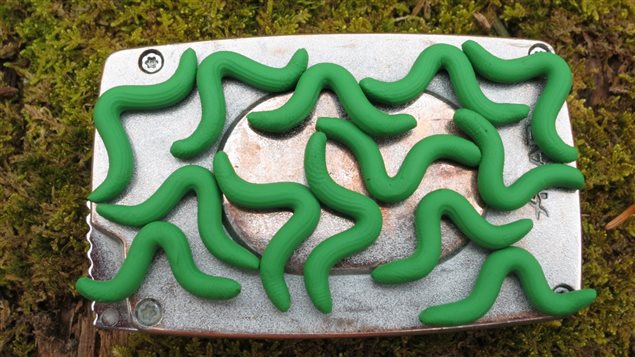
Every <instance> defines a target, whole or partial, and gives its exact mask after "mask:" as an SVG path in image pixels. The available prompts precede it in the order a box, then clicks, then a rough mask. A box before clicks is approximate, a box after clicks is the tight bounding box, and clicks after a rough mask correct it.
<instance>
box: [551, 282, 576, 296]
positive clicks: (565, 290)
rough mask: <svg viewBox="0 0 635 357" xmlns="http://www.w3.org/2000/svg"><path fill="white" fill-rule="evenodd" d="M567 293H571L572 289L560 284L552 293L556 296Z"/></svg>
mask: <svg viewBox="0 0 635 357" xmlns="http://www.w3.org/2000/svg"><path fill="white" fill-rule="evenodd" d="M569 291H573V288H572V287H570V286H569V285H567V284H560V285H558V286H556V287H555V288H553V292H554V293H556V294H564V293H568V292H569Z"/></svg>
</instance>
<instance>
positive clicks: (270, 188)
mask: <svg viewBox="0 0 635 357" xmlns="http://www.w3.org/2000/svg"><path fill="white" fill-rule="evenodd" d="M214 173H215V174H216V180H217V181H218V185H219V186H220V188H221V191H223V193H224V194H225V196H226V197H227V199H228V200H230V201H231V202H233V203H235V204H237V205H239V206H242V207H246V208H250V209H259V210H260V209H291V210H292V211H293V216H292V217H291V219H289V221H287V223H285V224H284V225H283V226H282V228H280V230H278V232H277V233H276V234H275V235H274V236H273V238H271V240H270V241H269V244H268V245H267V248H266V249H265V251H264V252H263V253H262V259H261V260H260V278H261V279H262V285H263V286H264V288H265V292H266V293H267V296H269V299H270V300H271V301H272V302H273V304H274V305H275V306H276V307H277V308H278V310H280V311H287V310H289V307H290V306H291V296H290V295H289V288H288V287H287V284H286V283H285V281H284V267H285V265H286V264H287V261H288V260H289V258H291V255H292V254H293V251H294V250H295V249H296V248H298V247H299V246H300V244H302V242H304V241H305V240H306V239H307V238H308V237H309V236H310V235H311V234H312V233H313V231H314V230H315V227H316V226H317V224H318V222H319V220H320V204H319V203H318V201H317V200H316V199H315V197H313V195H312V194H311V191H309V189H308V188H306V187H305V186H303V185H301V184H298V183H294V182H278V183H270V184H253V183H249V182H247V181H244V180H243V179H241V178H240V177H238V175H236V172H235V171H234V169H233V167H232V165H231V163H230V162H229V159H228V158H227V154H225V153H224V152H222V151H219V152H217V153H216V156H215V157H214Z"/></svg>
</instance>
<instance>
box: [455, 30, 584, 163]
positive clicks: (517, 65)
mask: <svg viewBox="0 0 635 357" xmlns="http://www.w3.org/2000/svg"><path fill="white" fill-rule="evenodd" d="M463 51H464V52H465V54H466V55H467V57H468V58H469V59H470V61H471V62H472V65H473V66H474V68H475V69H476V71H477V72H478V74H479V75H481V76H483V77H485V78H487V79H489V80H492V81H496V82H499V83H512V84H513V83H519V82H523V81H527V80H530V79H533V78H538V77H543V76H544V77H547V83H546V85H545V88H544V90H543V91H542V93H541V94H540V96H539V97H538V101H537V102H536V107H535V108H534V111H533V114H532V116H531V134H532V137H533V140H534V141H535V142H536V145H538V147H539V148H540V150H542V152H544V153H545V154H546V155H547V156H548V157H549V158H550V159H551V160H553V161H556V162H571V161H575V159H576V158H577V157H578V151H577V150H576V149H575V147H573V146H570V145H568V144H567V143H565V142H564V141H563V140H562V138H560V135H558V132H557V131H556V117H557V116H558V112H560V109H561V108H562V105H563V104H564V102H565V100H566V99H567V95H569V92H570V91H571V86H572V84H573V76H572V74H571V70H570V69H569V66H568V65H567V62H565V61H564V60H563V59H562V58H561V57H560V56H558V55H555V54H553V53H547V52H539V53H535V54H532V55H529V56H525V57H521V58H516V59H510V60H504V59H502V58H499V57H496V56H494V55H492V54H491V53H489V52H488V51H487V50H486V49H484V48H483V47H482V46H481V45H479V44H478V43H477V42H475V41H471V40H470V41H465V42H464V43H463ZM488 119H489V118H488Z"/></svg>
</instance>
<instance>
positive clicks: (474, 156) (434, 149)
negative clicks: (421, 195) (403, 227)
mask: <svg viewBox="0 0 635 357" xmlns="http://www.w3.org/2000/svg"><path fill="white" fill-rule="evenodd" d="M316 127H317V130H319V131H321V132H323V133H325V134H326V136H327V137H328V138H329V139H332V140H335V141H337V142H340V143H342V144H344V145H346V147H347V148H348V149H350V150H351V151H352V152H353V154H354V155H355V158H356V159H357V161H358V162H359V167H360V170H361V173H362V177H363V180H364V185H365V186H366V189H368V192H370V194H371V195H372V196H373V197H375V198H377V199H379V200H381V201H383V202H399V201H402V200H404V199H406V198H408V197H409V196H410V195H412V193H413V192H415V190H416V189H417V187H419V184H420V183H421V180H422V179H423V176H424V174H425V173H426V170H427V169H428V166H430V165H431V164H432V163H433V162H434V161H437V160H442V159H448V160H452V161H455V162H458V163H460V164H462V165H465V166H469V167H475V166H477V165H478V163H479V161H480V160H481V151H480V150H479V148H478V147H477V146H476V145H474V143H472V142H471V141H468V140H465V139H463V138H460V137H458V136H455V135H431V136H428V137H426V138H424V139H422V140H421V141H419V142H418V143H416V144H415V145H414V146H413V147H412V149H410V152H408V155H406V158H405V159H404V161H403V164H402V165H401V167H400V168H399V172H397V174H396V175H395V176H394V177H390V176H388V173H386V167H385V165H384V159H383V158H382V156H381V153H380V152H379V148H378V146H377V143H375V141H374V140H373V139H371V138H370V137H368V136H367V135H365V134H364V133H363V132H362V131H361V130H359V129H358V128H357V127H356V126H355V125H354V124H352V123H351V122H348V121H345V120H340V119H335V118H319V119H318V121H317V125H316Z"/></svg>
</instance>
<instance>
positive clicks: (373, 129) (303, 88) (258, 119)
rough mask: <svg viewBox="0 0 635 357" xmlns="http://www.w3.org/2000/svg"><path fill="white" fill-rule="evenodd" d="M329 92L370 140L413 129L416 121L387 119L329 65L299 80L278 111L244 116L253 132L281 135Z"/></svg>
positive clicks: (348, 77)
mask: <svg viewBox="0 0 635 357" xmlns="http://www.w3.org/2000/svg"><path fill="white" fill-rule="evenodd" d="M325 89H332V90H333V91H334V92H335V94H336V95H337V97H338V98H339V100H340V102H341V104H342V106H343V107H344V110H345V111H346V113H347V114H348V116H349V117H350V119H351V121H352V122H353V123H355V124H356V125H357V126H358V127H359V128H360V129H362V130H364V131H365V132H366V133H368V134H369V135H372V136H379V137H383V136H393V135H398V134H402V133H405V132H406V131H408V130H410V129H412V128H414V127H415V126H416V125H417V121H416V120H415V118H413V117H412V116H411V115H409V114H394V115H389V114H386V113H384V112H382V111H381V110H379V109H377V108H375V107H374V106H373V105H372V104H370V102H368V99H366V96H365V95H364V93H363V92H362V90H361V88H360V87H359V84H358V83H357V81H356V80H355V78H354V77H353V75H352V74H350V73H349V72H348V71H347V70H346V69H344V68H343V67H342V66H339V65H336V64H333V63H319V64H316V65H314V66H311V67H309V69H307V70H306V72H304V73H303V74H302V76H300V79H299V80H298V85H297V86H296V89H295V92H294V93H293V96H291V98H290V99H289V100H288V101H287V102H286V103H285V104H284V105H283V106H282V107H280V108H278V109H275V110H272V111H264V112H253V113H250V114H248V115H247V119H248V120H249V123H250V124H251V125H252V126H253V127H254V128H256V129H258V130H261V131H265V132H271V133H284V132H287V131H289V130H291V129H293V128H295V127H296V126H298V125H300V123H301V122H302V121H304V119H306V118H307V117H308V116H309V114H311V111H313V109H314V107H315V104H316V103H317V100H318V97H319V96H320V93H321V92H322V91H323V90H325Z"/></svg>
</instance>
